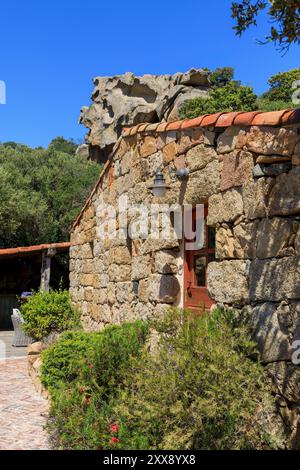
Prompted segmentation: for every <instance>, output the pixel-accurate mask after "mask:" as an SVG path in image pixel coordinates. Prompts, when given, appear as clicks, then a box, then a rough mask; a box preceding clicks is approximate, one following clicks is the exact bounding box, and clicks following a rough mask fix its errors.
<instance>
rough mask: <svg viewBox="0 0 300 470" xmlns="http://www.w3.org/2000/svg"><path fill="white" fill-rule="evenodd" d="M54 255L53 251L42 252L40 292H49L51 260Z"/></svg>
mask: <svg viewBox="0 0 300 470" xmlns="http://www.w3.org/2000/svg"><path fill="white" fill-rule="evenodd" d="M55 254H56V250H55V249H51V248H50V249H49V250H47V251H46V250H44V251H43V254H42V268H41V285H40V290H41V291H44V292H48V291H49V287H50V275H51V258H52V257H53V256H54V255H55Z"/></svg>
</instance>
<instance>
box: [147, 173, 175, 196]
mask: <svg viewBox="0 0 300 470" xmlns="http://www.w3.org/2000/svg"><path fill="white" fill-rule="evenodd" d="M148 189H150V190H151V192H152V194H153V196H156V197H164V195H165V194H166V192H167V189H170V186H168V185H167V184H166V180H165V178H164V175H163V174H162V173H161V171H158V172H157V173H155V177H154V182H153V184H152V185H151V186H148Z"/></svg>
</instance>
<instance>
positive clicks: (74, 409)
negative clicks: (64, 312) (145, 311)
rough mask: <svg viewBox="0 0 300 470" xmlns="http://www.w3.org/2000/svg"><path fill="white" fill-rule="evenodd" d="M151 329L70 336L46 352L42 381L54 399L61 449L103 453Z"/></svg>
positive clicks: (128, 327)
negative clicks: (116, 409)
mask: <svg viewBox="0 0 300 470" xmlns="http://www.w3.org/2000/svg"><path fill="white" fill-rule="evenodd" d="M148 329H149V325H148V323H145V322H140V321H136V322H134V323H125V324H123V325H121V326H109V327H107V328H106V329H104V330H103V331H101V332H99V333H82V332H74V333H66V334H64V335H62V337H61V338H60V340H59V341H58V342H57V343H56V344H55V345H54V346H53V347H52V348H51V349H49V350H46V351H45V352H44V353H43V368H42V382H43V384H44V385H46V386H48V388H49V390H50V393H51V398H52V407H51V413H50V420H49V430H50V433H51V435H52V438H53V440H54V442H55V445H56V446H57V447H60V448H67V449H98V448H103V447H105V446H104V445H103V443H104V442H107V443H108V444H109V443H110V439H111V436H109V431H108V430H109V423H110V422H111V420H113V414H114V412H113V410H114V403H115V399H116V396H117V395H118V393H119V390H120V389H122V388H123V384H124V382H125V380H127V376H128V374H130V373H131V363H132V361H133V358H138V357H140V355H141V352H142V348H143V346H144V344H145V341H146V339H147V335H148ZM108 444H107V445H108Z"/></svg>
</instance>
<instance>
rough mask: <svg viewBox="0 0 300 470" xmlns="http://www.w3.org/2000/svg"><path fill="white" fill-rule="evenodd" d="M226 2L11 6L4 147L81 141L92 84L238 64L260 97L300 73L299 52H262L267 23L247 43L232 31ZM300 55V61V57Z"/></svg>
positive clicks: (6, 10)
mask: <svg viewBox="0 0 300 470" xmlns="http://www.w3.org/2000/svg"><path fill="white" fill-rule="evenodd" d="M230 4H231V2H230V1H229V0H228V1H227V0H214V1H210V2H207V1H200V0H198V1H196V0H193V1H192V0H185V1H182V0H181V1H178V0H173V1H169V0H160V1H158V0H151V1H146V2H143V1H141V0H139V1H137V0H134V1H119V0H110V1H100V0H79V1H78V0H77V1H76V0H72V1H70V0H60V1H58V0H51V1H50V0H43V1H40V0H39V1H37V0H27V1H26V2H25V1H23V0H19V1H14V0H10V1H7V0H3V1H2V2H1V6H0V18H1V25H0V52H1V55H0V60H1V62H0V80H4V81H5V83H6V86H7V104H6V105H0V141H2V142H4V141H7V140H14V141H18V142H23V143H26V144H28V145H32V146H38V145H45V146H46V145H47V144H48V143H49V141H50V140H51V139H52V138H54V137H56V136H58V135H63V136H64V137H66V138H69V137H72V138H75V139H81V138H82V137H83V136H84V133H85V129H84V128H83V127H82V126H79V125H78V123H77V120H78V115H79V110H80V107H81V106H83V105H88V104H89V103H90V96H91V93H92V81H91V80H92V77H94V76H97V75H115V74H122V73H124V72H127V71H131V72H134V73H135V74H137V75H141V74H144V73H153V74H163V73H175V72H177V71H181V72H184V71H186V70H188V69H189V68H191V67H200V68H201V67H209V68H211V69H213V68H216V67H218V66H225V65H230V66H233V67H235V69H236V78H237V79H240V80H242V81H243V82H244V83H245V84H248V85H252V86H253V87H254V89H255V91H256V92H257V93H261V92H263V91H264V90H265V89H266V88H267V80H268V77H270V76H271V75H272V74H275V73H277V72H279V71H284V70H288V69H290V68H295V67H298V66H299V52H300V49H299V47H296V46H295V47H293V48H291V50H290V51H289V53H288V54H287V55H286V56H285V57H281V55H280V53H279V52H277V51H276V50H275V48H274V46H272V45H266V46H259V45H257V44H256V42H255V41H256V39H257V38H262V37H263V34H264V32H265V31H266V28H267V26H268V24H267V19H266V18H265V17H263V18H261V20H260V23H259V27H258V28H256V29H251V31H249V32H247V33H246V34H245V35H244V36H243V37H242V39H239V38H237V37H236V36H235V34H234V32H233V31H232V29H231V26H232V20H231V18H230ZM297 58H298V59H297Z"/></svg>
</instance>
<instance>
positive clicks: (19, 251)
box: [0, 242, 71, 258]
mask: <svg viewBox="0 0 300 470" xmlns="http://www.w3.org/2000/svg"><path fill="white" fill-rule="evenodd" d="M70 246H71V243H70V242H62V243H44V244H43V245H33V246H19V247H16V248H3V249H0V258H9V257H11V256H18V255H19V256H22V255H26V254H31V253H32V254H33V253H39V252H42V251H44V250H48V249H49V248H52V249H56V250H58V251H67V250H68V249H69V248H70Z"/></svg>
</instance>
